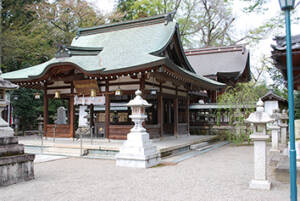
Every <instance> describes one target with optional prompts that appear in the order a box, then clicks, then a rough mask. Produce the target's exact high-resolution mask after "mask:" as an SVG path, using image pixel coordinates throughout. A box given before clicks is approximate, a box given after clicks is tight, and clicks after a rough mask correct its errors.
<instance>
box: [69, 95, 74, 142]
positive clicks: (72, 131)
mask: <svg viewBox="0 0 300 201" xmlns="http://www.w3.org/2000/svg"><path fill="white" fill-rule="evenodd" d="M69 108H70V137H74V132H75V127H74V97H73V96H71V97H70V101H69Z"/></svg>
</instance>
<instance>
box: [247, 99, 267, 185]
mask: <svg viewBox="0 0 300 201" xmlns="http://www.w3.org/2000/svg"><path fill="white" fill-rule="evenodd" d="M272 121H273V119H271V117H270V116H269V115H268V114H267V113H265V112H264V103H263V102H262V101H261V99H259V101H258V102H257V104H256V111H255V112H253V113H251V114H250V116H249V117H248V118H247V119H246V122H248V123H251V124H252V125H253V127H254V132H253V134H252V135H250V138H251V139H252V140H253V141H254V179H252V180H251V181H250V183H249V187H250V188H251V189H265V190H270V189H271V182H270V181H268V178H267V140H268V139H269V136H268V135H267V134H266V124H267V123H270V122H272Z"/></svg>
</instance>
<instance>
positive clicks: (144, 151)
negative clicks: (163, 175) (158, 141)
mask: <svg viewBox="0 0 300 201" xmlns="http://www.w3.org/2000/svg"><path fill="white" fill-rule="evenodd" d="M159 163H160V153H159V152H158V151H157V149H156V147H155V146H153V145H152V143H151V141H150V139H149V134H148V133H147V132H142V133H132V132H131V133H129V134H128V136H127V141H125V142H124V144H123V146H122V147H121V148H120V153H119V154H117V155H116V165H117V166H122V167H136V168H149V167H153V166H156V165H158V164H159Z"/></svg>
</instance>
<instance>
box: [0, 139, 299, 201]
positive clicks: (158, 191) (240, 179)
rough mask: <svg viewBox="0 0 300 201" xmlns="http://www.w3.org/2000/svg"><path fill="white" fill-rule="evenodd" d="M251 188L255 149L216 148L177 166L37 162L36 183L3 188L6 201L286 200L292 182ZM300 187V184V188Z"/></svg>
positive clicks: (0, 193)
mask: <svg viewBox="0 0 300 201" xmlns="http://www.w3.org/2000/svg"><path fill="white" fill-rule="evenodd" d="M269 174H270V176H271V181H272V184H273V187H272V190H271V191H260V190H250V189H249V188H248V182H249V181H250V180H251V179H252V176H253V147H252V146H240V147H236V146H232V145H226V146H224V147H221V148H218V149H215V150H213V151H210V152H207V153H204V154H202V155H198V156H196V157H194V158H191V159H188V160H184V161H182V162H180V163H178V164H177V165H165V166H163V165H162V166H158V167H155V168H150V169H134V168H123V167H116V166H115V162H114V161H110V160H96V159H82V158H68V159H61V160H54V161H49V162H46V163H38V164H35V175H36V178H35V180H32V181H29V182H23V183H19V184H16V185H12V186H8V187H4V188H0V200H1V201H19V200H22V201H27V200H28V201H35V200H37V201H41V200H42V201H48V200H50V201H52V200H53V201H79V200H89V201H90V200H91V201H93V200H95V201H96V200H97V201H99V200H104V201H106V200H109V201H114V200H116V201H119V200H120V201H127V200H128V201H129V200H130V201H135V200H137V201H143V200H147V201H148V200H154V201H156V200H157V201H158V200H163V201H169V200H170V201H186V200H189V201H287V200H289V184H285V183H280V182H276V181H274V178H273V176H272V174H271V172H269ZM298 188H299V186H298Z"/></svg>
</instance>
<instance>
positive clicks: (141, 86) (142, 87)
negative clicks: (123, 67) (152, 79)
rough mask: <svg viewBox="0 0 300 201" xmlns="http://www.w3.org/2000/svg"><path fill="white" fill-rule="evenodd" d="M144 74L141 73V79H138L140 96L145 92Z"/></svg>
mask: <svg viewBox="0 0 300 201" xmlns="http://www.w3.org/2000/svg"><path fill="white" fill-rule="evenodd" d="M145 78H146V76H145V73H142V77H141V79H140V90H141V91H142V96H143V95H144V92H145Z"/></svg>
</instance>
